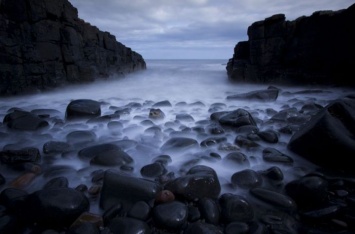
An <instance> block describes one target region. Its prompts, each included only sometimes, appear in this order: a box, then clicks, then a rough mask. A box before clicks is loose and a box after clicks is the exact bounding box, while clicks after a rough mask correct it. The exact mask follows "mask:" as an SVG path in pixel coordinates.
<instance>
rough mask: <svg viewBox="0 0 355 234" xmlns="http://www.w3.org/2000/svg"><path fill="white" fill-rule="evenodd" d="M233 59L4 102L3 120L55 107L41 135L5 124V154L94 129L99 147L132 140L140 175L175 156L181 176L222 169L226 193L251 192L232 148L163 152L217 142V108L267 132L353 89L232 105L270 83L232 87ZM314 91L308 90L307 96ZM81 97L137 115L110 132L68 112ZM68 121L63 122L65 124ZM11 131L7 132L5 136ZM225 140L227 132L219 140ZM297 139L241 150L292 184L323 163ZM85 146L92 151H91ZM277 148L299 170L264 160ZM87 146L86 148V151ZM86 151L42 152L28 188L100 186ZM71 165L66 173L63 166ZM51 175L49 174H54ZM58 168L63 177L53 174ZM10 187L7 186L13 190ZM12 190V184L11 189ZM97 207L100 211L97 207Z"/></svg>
mask: <svg viewBox="0 0 355 234" xmlns="http://www.w3.org/2000/svg"><path fill="white" fill-rule="evenodd" d="M226 62H227V61H226V60H147V70H145V71H140V72H136V73H133V74H128V75H126V76H125V77H116V78H109V79H106V80H101V81H97V82H94V83H90V84H85V85H75V86H71V87H66V88H60V89H56V90H52V91H48V92H42V93H41V92H38V93H36V94H31V95H26V96H15V97H8V98H1V99H0V101H1V106H0V117H1V118H2V119H3V118H4V116H5V115H6V113H8V110H10V109H11V108H15V107H16V108H21V109H23V110H26V111H31V110H34V109H52V110H53V111H52V113H53V114H52V115H51V116H50V118H49V119H48V122H49V124H50V126H49V127H48V128H46V129H44V130H41V131H39V132H21V131H11V130H9V129H7V128H6V126H5V125H0V133H3V134H1V135H0V136H1V141H0V149H21V148H25V147H36V148H38V149H40V150H41V151H42V147H43V145H44V144H45V143H46V142H48V141H64V142H65V141H67V138H66V137H67V135H68V134H69V133H70V132H73V131H75V130H91V131H92V132H94V133H95V135H96V140H95V142H92V143H90V144H89V145H87V146H90V145H97V144H101V143H108V142H117V141H121V142H123V141H126V142H129V144H126V145H125V147H124V150H125V151H126V153H127V154H129V155H130V156H131V157H132V158H133V159H134V165H133V171H131V172H130V173H131V174H132V176H137V177H142V176H141V174H140V169H141V168H142V167H143V166H144V165H147V164H150V163H152V161H153V160H154V158H155V157H157V156H159V155H164V154H168V155H169V156H170V157H171V159H172V162H170V163H169V164H168V165H167V171H168V172H174V173H175V176H176V177H178V176H179V175H182V174H183V173H184V172H186V171H187V170H188V169H189V168H190V167H192V166H193V165H207V166H210V167H212V168H214V169H215V170H216V172H217V174H218V177H219V179H220V183H221V185H222V193H224V192H232V193H243V192H244V191H243V190H240V189H238V188H237V189H235V188H233V187H232V186H230V182H231V181H230V178H231V176H232V174H233V173H235V172H238V171H240V170H242V169H244V168H240V167H238V166H237V165H232V164H229V163H225V161H224V160H223V158H224V157H225V155H227V154H228V153H230V152H228V151H226V150H224V149H222V148H221V147H220V145H213V146H211V147H200V146H199V147H193V148H189V149H187V150H182V151H179V150H177V151H169V152H164V151H163V150H161V149H160V147H161V146H162V145H163V144H164V143H165V142H166V141H168V140H169V139H170V138H172V137H176V136H179V137H188V138H193V139H196V140H197V141H198V142H199V143H200V142H202V141H203V140H205V139H207V138H208V137H211V136H212V135H211V134H210V133H209V132H208V130H207V129H208V127H209V126H211V125H213V124H214V123H213V122H211V120H210V115H211V114H212V113H213V112H217V111H232V110H236V109H238V108H243V109H245V110H247V111H248V112H250V113H251V114H252V116H253V117H254V118H255V119H256V120H257V123H258V127H259V129H260V130H264V129H274V130H278V129H279V128H280V127H281V126H280V125H278V124H266V122H267V121H268V120H269V119H270V118H271V115H270V110H271V109H272V110H274V111H276V112H278V111H281V110H283V109H286V108H290V107H295V108H298V109H299V108H300V107H301V106H302V105H304V104H305V103H308V102H314V103H317V104H319V105H322V106H325V105H327V104H328V103H329V102H330V101H331V100H334V99H336V98H339V97H342V96H345V95H347V94H348V93H350V92H351V90H346V89H343V88H325V87H314V86H307V87H286V86H279V85H277V86H276V87H277V88H280V89H281V92H280V95H279V97H278V98H277V100H276V101H273V102H259V101H250V100H249V101H248V100H244V101H243V100H227V99H226V97H227V96H228V95H232V94H238V93H246V92H249V91H253V90H263V89H266V88H267V87H268V85H250V84H238V83H232V82H230V81H229V80H228V78H227V74H226V68H225V67H226ZM304 90H308V91H307V92H299V91H304ZM75 99H92V100H96V101H100V102H101V112H102V115H109V114H113V113H114V112H115V110H117V108H120V107H127V106H129V107H131V112H130V113H127V114H122V115H121V116H120V118H118V119H115V120H111V122H112V121H115V122H119V124H117V125H116V126H119V127H117V128H110V127H109V125H110V123H87V122H86V121H66V120H65V111H66V107H67V105H68V104H69V103H70V101H72V100H75ZM160 101H169V102H170V103H171V105H172V106H171V107H169V106H166V107H158V108H160V109H161V110H162V111H163V112H164V114H165V118H164V119H159V120H154V119H150V118H149V111H150V109H151V108H153V105H154V104H155V103H157V102H160ZM54 110H57V111H54ZM182 113H185V114H189V115H191V116H192V117H193V119H194V121H184V120H176V115H178V114H182ZM59 120H62V123H63V124H61V125H58V121H59ZM5 133H6V134H5ZM219 136H220V135H219ZM222 136H224V137H226V138H227V141H226V142H223V144H231V145H233V144H234V139H235V137H236V136H237V133H236V132H235V130H233V129H231V130H229V131H226V132H225V133H224V134H222ZM290 137H291V135H287V134H280V137H279V142H278V143H277V144H271V143H266V142H262V141H261V142H260V143H259V144H260V145H261V147H259V148H257V149H252V150H251V149H245V148H240V149H238V150H240V151H241V152H243V153H244V154H245V155H247V157H248V159H249V161H250V169H253V170H256V171H259V170H266V169H268V168H270V167H271V166H278V167H280V168H281V169H282V170H283V173H284V175H285V180H284V183H287V182H288V181H290V180H292V179H294V178H296V177H298V176H302V175H304V174H305V173H307V172H309V171H312V170H313V169H315V166H314V165H313V164H311V163H309V162H307V161H305V160H303V159H302V158H300V157H299V156H298V155H295V154H293V153H292V152H290V151H289V150H288V149H287V143H288V141H289V139H290ZM87 146H85V147H87ZM266 147H273V148H276V149H278V150H279V151H281V152H282V153H284V154H286V155H288V156H290V157H292V158H293V160H294V163H293V164H292V165H283V164H273V163H269V162H265V161H264V160H263V159H262V150H263V149H264V148H266ZM82 148H84V146H82ZM79 150H80V147H77V148H74V149H73V150H72V151H70V152H68V153H65V154H58V155H45V154H44V153H43V152H41V153H42V162H41V166H42V170H43V171H44V173H43V174H41V175H40V176H38V177H37V178H36V179H35V180H34V181H32V182H31V183H30V184H29V185H28V186H27V187H26V190H27V191H29V192H32V191H36V190H38V189H40V188H41V187H42V186H43V184H44V183H45V182H46V181H48V180H49V179H50V176H48V175H49V174H50V173H52V174H51V175H52V176H53V175H56V176H66V177H67V178H68V179H69V181H70V182H69V186H70V187H76V186H77V185H79V184H86V185H87V186H88V187H90V186H91V185H92V182H91V177H92V173H93V172H94V171H96V170H98V169H103V170H106V169H108V168H107V167H106V168H104V167H97V166H91V165H90V164H89V163H88V162H84V161H81V160H80V159H79V158H78V157H77V152H78V151H79ZM211 152H213V153H217V154H219V155H220V156H221V158H222V160H219V159H212V158H209V159H208V157H206V155H209V154H210V153H211ZM0 167H1V174H3V176H5V177H6V181H8V182H11V181H12V180H14V179H15V178H16V177H18V176H19V175H20V173H19V172H17V171H12V170H10V169H8V168H6V167H5V166H2V165H0ZM63 168H64V169H63ZM46 170H47V171H48V173H47V174H46ZM55 170H57V171H58V172H57V173H54V172H53V171H55ZM6 186H7V185H5V187H6ZM3 188H4V186H3ZM92 209H94V208H92Z"/></svg>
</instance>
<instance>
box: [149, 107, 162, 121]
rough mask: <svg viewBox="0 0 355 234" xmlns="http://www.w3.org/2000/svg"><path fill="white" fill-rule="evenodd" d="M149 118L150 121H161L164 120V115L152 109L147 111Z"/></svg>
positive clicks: (158, 110) (160, 111)
mask: <svg viewBox="0 0 355 234" xmlns="http://www.w3.org/2000/svg"><path fill="white" fill-rule="evenodd" d="M149 118H151V119H163V118H165V114H164V112H163V111H162V110H160V109H154V108H152V109H150V110H149Z"/></svg>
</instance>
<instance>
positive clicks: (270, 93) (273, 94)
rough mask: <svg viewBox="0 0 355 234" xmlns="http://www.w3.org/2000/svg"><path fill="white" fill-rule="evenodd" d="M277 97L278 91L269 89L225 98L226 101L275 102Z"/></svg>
mask: <svg viewBox="0 0 355 234" xmlns="http://www.w3.org/2000/svg"><path fill="white" fill-rule="evenodd" d="M278 96H279V89H277V88H273V87H269V88H268V89H265V90H255V91H250V92H248V93H242V94H235V95H230V96H227V100H250V101H263V102H270V101H275V100H276V99H277V97H278Z"/></svg>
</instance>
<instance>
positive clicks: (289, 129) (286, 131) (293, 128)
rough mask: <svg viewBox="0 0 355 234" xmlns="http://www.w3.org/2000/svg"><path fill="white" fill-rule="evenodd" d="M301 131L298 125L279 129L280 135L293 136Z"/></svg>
mask: <svg viewBox="0 0 355 234" xmlns="http://www.w3.org/2000/svg"><path fill="white" fill-rule="evenodd" d="M299 129H300V127H299V126H296V125H286V126H283V127H281V128H279V129H278V131H279V132H280V133H283V134H287V135H292V134H293V133H295V132H297V131H298V130H299Z"/></svg>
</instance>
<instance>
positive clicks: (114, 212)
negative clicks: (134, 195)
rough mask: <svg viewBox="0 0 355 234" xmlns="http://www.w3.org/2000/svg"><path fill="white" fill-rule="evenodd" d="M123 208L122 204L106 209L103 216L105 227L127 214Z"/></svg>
mask: <svg viewBox="0 0 355 234" xmlns="http://www.w3.org/2000/svg"><path fill="white" fill-rule="evenodd" d="M122 208H123V206H122V204H121V203H116V204H114V205H112V206H111V207H109V208H108V209H106V210H105V211H104V212H103V214H102V219H103V222H104V226H107V225H108V224H109V223H110V221H111V220H112V219H114V218H116V217H123V216H125V215H126V213H124V212H123V209H122Z"/></svg>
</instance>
